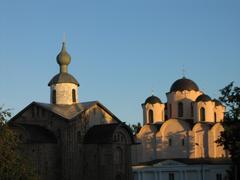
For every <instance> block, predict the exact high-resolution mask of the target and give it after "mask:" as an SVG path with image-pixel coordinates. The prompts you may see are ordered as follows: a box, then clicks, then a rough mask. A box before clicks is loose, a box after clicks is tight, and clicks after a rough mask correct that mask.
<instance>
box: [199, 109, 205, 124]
mask: <svg viewBox="0 0 240 180" xmlns="http://www.w3.org/2000/svg"><path fill="white" fill-rule="evenodd" d="M205 114H206V113H205V108H203V107H201V109H200V120H201V121H205Z"/></svg>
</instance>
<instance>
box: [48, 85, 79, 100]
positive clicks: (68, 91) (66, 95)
mask: <svg viewBox="0 0 240 180" xmlns="http://www.w3.org/2000/svg"><path fill="white" fill-rule="evenodd" d="M73 89H74V90H75V93H76V102H75V103H78V102H79V100H78V86H77V85H76V84H73V83H58V84H54V85H52V86H51V89H50V91H51V96H50V102H51V103H53V102H52V97H53V90H56V103H54V104H65V105H66V104H68V105H71V104H73V100H72V90H73Z"/></svg>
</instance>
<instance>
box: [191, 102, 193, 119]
mask: <svg viewBox="0 0 240 180" xmlns="http://www.w3.org/2000/svg"><path fill="white" fill-rule="evenodd" d="M191 117H193V102H191Z"/></svg>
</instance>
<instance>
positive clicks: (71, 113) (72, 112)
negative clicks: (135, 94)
mask: <svg viewBox="0 0 240 180" xmlns="http://www.w3.org/2000/svg"><path fill="white" fill-rule="evenodd" d="M33 105H36V106H40V107H42V108H44V109H46V110H48V111H50V112H53V113H54V114H56V115H58V116H60V117H61V118H64V119H65V120H68V121H69V120H73V119H74V118H75V117H77V116H78V115H80V114H81V113H82V112H84V111H86V110H88V109H89V108H91V107H93V106H95V105H97V106H99V107H100V108H102V109H103V110H104V111H106V112H107V113H108V114H110V115H111V116H112V117H113V119H114V120H116V121H117V122H121V121H120V120H119V119H118V118H117V117H116V116H115V115H114V114H113V113H112V112H111V111H109V110H108V109H107V108H106V107H105V106H104V105H102V104H101V103H100V102H98V101H89V102H82V103H76V104H72V105H57V104H48V103H40V102H32V103H31V104H29V105H28V106H27V107H25V108H24V109H23V110H22V111H20V112H19V113H18V114H16V115H15V116H14V117H13V118H11V120H10V121H9V123H11V122H14V120H15V119H17V118H18V117H19V116H20V115H21V114H22V113H24V112H25V111H26V110H28V109H29V108H30V107H31V106H33Z"/></svg>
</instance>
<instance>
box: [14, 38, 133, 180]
mask: <svg viewBox="0 0 240 180" xmlns="http://www.w3.org/2000/svg"><path fill="white" fill-rule="evenodd" d="M70 62H71V57H70V55H69V54H68V53H67V51H66V47H65V43H63V46H62V50H61V52H60V53H59V54H58V56H57V63H58V64H59V67H60V72H59V73H58V74H57V75H55V76H54V77H53V78H52V79H51V80H50V82H49V83H48V86H49V87H50V103H40V102H32V103H31V104H29V105H28V106H27V107H25V108H24V109H23V110H22V111H20V112H19V113H18V114H17V115H16V116H15V117H13V118H12V119H11V120H10V124H11V125H12V126H13V128H14V129H15V130H16V131H17V132H18V134H19V137H20V138H21V140H22V142H23V153H24V154H25V155H26V157H28V158H29V159H31V160H32V162H33V165H34V168H35V170H36V172H37V175H38V176H39V177H40V179H42V180H54V179H55V180H61V179H62V180H77V179H82V180H130V179H132V170H131V145H132V144H133V143H134V140H133V136H132V133H131V130H130V129H129V128H128V126H126V125H125V124H124V123H123V122H121V121H120V120H119V119H118V118H117V117H116V116H115V115H114V114H113V113H112V112H111V111H109V110H108V109H107V108H106V107H105V106H103V105H102V104H101V103H100V102H98V101H92V102H80V101H79V99H78V87H79V83H78V81H77V80H76V79H75V78H74V77H73V76H72V75H71V74H70V73H69V72H68V65H69V64H70Z"/></svg>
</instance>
